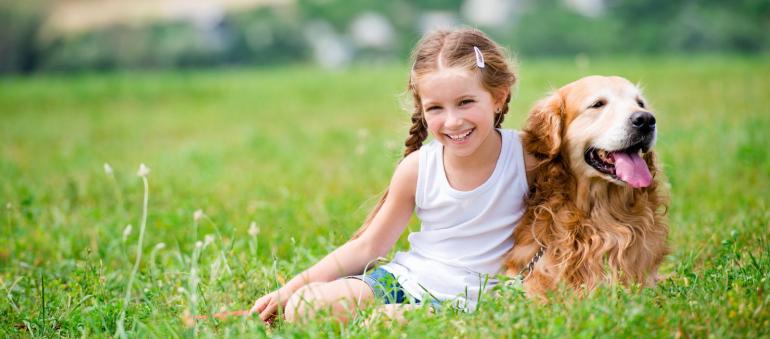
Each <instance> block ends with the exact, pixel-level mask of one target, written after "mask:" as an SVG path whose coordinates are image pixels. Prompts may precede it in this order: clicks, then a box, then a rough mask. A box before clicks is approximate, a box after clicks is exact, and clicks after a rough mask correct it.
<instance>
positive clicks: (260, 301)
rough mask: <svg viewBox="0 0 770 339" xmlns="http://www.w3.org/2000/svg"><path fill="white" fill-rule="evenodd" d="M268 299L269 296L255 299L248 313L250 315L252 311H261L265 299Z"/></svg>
mask: <svg viewBox="0 0 770 339" xmlns="http://www.w3.org/2000/svg"><path fill="white" fill-rule="evenodd" d="M266 300H269V298H265V297H262V298H259V299H257V301H255V302H254V306H252V307H251V308H250V309H249V315H252V314H254V313H258V312H262V309H263V308H265V301H266Z"/></svg>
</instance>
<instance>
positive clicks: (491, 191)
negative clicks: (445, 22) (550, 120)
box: [250, 29, 527, 322]
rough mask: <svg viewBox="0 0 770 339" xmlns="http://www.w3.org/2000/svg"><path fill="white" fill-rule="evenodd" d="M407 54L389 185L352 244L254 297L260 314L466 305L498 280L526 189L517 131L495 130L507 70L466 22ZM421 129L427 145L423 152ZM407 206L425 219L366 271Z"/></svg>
mask: <svg viewBox="0 0 770 339" xmlns="http://www.w3.org/2000/svg"><path fill="white" fill-rule="evenodd" d="M412 61H413V62H414V64H413V67H412V70H411V73H410V77H409V88H408V90H409V91H410V92H411V93H412V95H413V97H414V112H413V113H412V127H411V128H410V130H409V137H408V138H407V139H406V143H405V144H406V150H405V151H404V158H403V159H402V160H401V162H400V163H399V164H398V166H397V168H396V170H395V173H394V174H393V177H392V179H391V182H390V186H389V187H388V190H387V191H386V193H385V194H384V196H383V197H382V198H381V199H380V201H379V203H378V204H377V206H376V207H375V208H374V210H373V211H372V212H371V214H370V215H369V217H368V218H367V220H366V221H365V222H364V225H363V226H362V227H361V229H360V230H359V231H358V232H357V233H356V235H355V236H354V237H353V239H352V240H350V241H348V242H347V243H345V244H344V245H342V246H340V247H339V248H337V249H336V250H334V251H333V252H332V253H331V254H329V255H327V256H326V257H325V258H323V259H322V260H321V261H320V262H318V263H317V264H315V265H314V266H312V267H311V268H309V269H308V270H306V271H304V272H302V273H300V274H299V275H297V276H296V277H294V278H293V279H291V280H290V281H289V282H288V283H287V284H286V285H285V286H283V287H281V288H280V289H278V290H276V291H273V292H271V293H269V294H267V295H265V296H263V297H261V298H259V299H258V300H257V301H256V302H255V303H254V307H252V309H251V310H250V312H251V313H259V317H260V318H261V319H262V320H265V321H267V320H270V319H271V318H272V317H274V316H275V314H276V312H277V310H278V308H279V307H282V308H283V309H284V315H285V317H286V320H288V321H289V322H294V321H297V320H301V319H303V318H307V317H310V316H312V315H313V314H314V313H316V312H317V311H318V310H321V309H330V310H331V312H332V315H334V316H335V317H336V318H337V319H339V320H341V321H343V322H344V321H347V320H348V319H349V318H350V317H351V316H352V315H353V314H354V313H355V311H356V309H358V308H361V307H364V306H366V305H367V304H370V303H372V302H373V301H374V300H376V299H379V300H381V301H382V302H384V303H385V304H390V305H386V307H388V309H387V311H388V313H391V314H393V311H396V313H399V312H400V310H403V309H404V308H405V307H408V306H404V305H401V306H398V305H400V304H405V303H411V304H412V305H414V304H420V303H423V302H429V303H431V304H435V303H438V302H444V301H451V302H452V303H453V304H454V305H456V306H458V307H459V308H462V309H466V310H473V309H475V306H476V302H477V300H478V297H479V294H480V293H481V292H482V291H483V290H484V289H486V288H488V287H491V286H492V285H494V284H495V283H496V280H495V279H494V278H491V276H493V275H495V274H497V273H498V272H500V271H501V268H502V259H503V255H504V254H505V253H506V252H508V250H510V249H511V247H512V245H513V241H512V239H511V234H512V232H513V228H514V226H515V225H516V223H517V222H518V220H519V218H520V216H521V214H522V211H523V207H524V205H523V204H524V201H523V199H524V196H525V194H526V192H527V179H526V174H525V165H524V152H523V150H522V146H521V142H520V140H519V136H518V135H517V134H516V133H515V132H513V131H510V130H501V129H499V128H500V125H501V124H502V122H503V118H504V116H505V114H506V113H507V112H508V102H509V101H510V99H511V95H510V89H511V86H512V85H513V84H514V83H515V82H516V76H515V75H514V74H513V72H512V71H511V69H510V68H509V66H508V64H507V62H506V59H505V56H504V55H503V52H502V49H501V48H500V47H499V46H498V45H496V44H495V43H494V42H492V41H491V40H490V39H489V38H488V37H487V36H485V35H484V34H483V33H482V32H480V31H478V30H474V29H460V30H455V31H437V32H434V33H430V34H428V35H426V36H425V37H423V38H422V40H420V42H419V43H418V45H417V46H416V48H415V50H414V51H413V53H412ZM429 133H430V135H431V136H432V137H433V139H434V140H433V141H432V142H430V143H429V144H427V145H426V146H425V147H422V148H421V146H422V143H423V141H424V140H425V139H426V137H427V136H428V134H429ZM413 211H414V212H415V213H416V214H417V216H418V218H419V219H420V220H421V222H422V226H421V230H420V231H419V232H415V233H411V234H410V235H409V243H410V250H409V251H408V252H398V253H396V255H395V258H394V259H393V261H391V262H390V263H387V264H385V265H383V266H380V267H379V268H376V269H375V270H373V271H371V272H368V273H367V272H365V270H366V268H368V267H369V266H370V264H371V263H372V262H373V261H375V260H376V259H377V258H379V257H380V256H384V255H385V254H386V253H388V252H389V251H390V249H391V247H392V246H393V245H394V244H395V243H396V241H397V240H398V238H399V237H400V235H401V233H402V232H403V231H404V229H405V227H406V226H407V223H408V221H409V219H410V217H411V215H412V212H413ZM361 273H363V275H355V274H361ZM341 277H344V278H341Z"/></svg>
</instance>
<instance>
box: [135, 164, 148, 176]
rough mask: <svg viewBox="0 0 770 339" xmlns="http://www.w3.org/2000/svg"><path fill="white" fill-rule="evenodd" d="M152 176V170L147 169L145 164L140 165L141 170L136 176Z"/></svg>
mask: <svg viewBox="0 0 770 339" xmlns="http://www.w3.org/2000/svg"><path fill="white" fill-rule="evenodd" d="M149 174H150V168H149V167H147V165H145V164H144V163H142V164H140V165H139V170H138V171H137V172H136V175H138V176H140V177H143V178H144V177H147V175H149Z"/></svg>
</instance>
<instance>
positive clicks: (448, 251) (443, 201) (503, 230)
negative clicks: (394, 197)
mask: <svg viewBox="0 0 770 339" xmlns="http://www.w3.org/2000/svg"><path fill="white" fill-rule="evenodd" d="M498 131H500V133H501V135H502V147H501V151H500V156H499V157H498V159H497V164H496V165H495V169H494V170H493V172H492V175H490V177H489V178H488V179H487V180H486V182H484V183H483V184H481V185H480V186H479V187H476V188H475V189H473V190H471V191H458V190H456V189H454V188H452V187H451V186H450V185H449V181H448V180H447V177H446V173H445V172H444V157H443V151H444V147H443V145H441V143H439V142H437V141H435V140H434V141H432V142H430V143H429V144H427V145H425V146H423V147H422V148H420V154H419V156H420V160H419V161H420V163H419V171H418V177H417V190H416V193H415V204H416V208H415V213H416V214H417V217H418V218H419V219H420V220H421V221H422V226H421V229H420V231H419V232H413V233H410V234H409V244H410V249H409V251H408V252H398V253H396V255H395V257H394V259H393V261H391V262H390V263H388V264H385V265H383V266H382V268H383V269H385V270H386V271H388V272H390V273H392V274H393V275H394V276H395V277H396V279H398V282H399V283H400V284H401V286H402V287H403V288H404V290H406V292H408V293H409V294H410V295H412V296H413V297H415V298H418V299H420V300H422V301H424V302H429V301H430V300H431V299H432V298H436V299H438V300H439V301H446V300H452V303H453V304H454V305H456V306H457V307H458V308H461V309H465V310H466V311H471V310H475V309H476V303H477V301H478V298H479V294H480V293H481V292H482V291H483V290H485V289H487V288H490V287H492V286H494V285H495V284H496V283H497V280H496V279H494V275H495V274H498V273H501V269H502V266H503V255H505V253H506V252H508V250H510V249H511V247H512V246H513V238H512V234H513V228H514V227H515V226H516V224H517V223H518V222H519V219H520V218H521V215H522V214H523V212H524V198H525V195H526V193H527V190H528V187H527V178H526V172H525V167H524V152H523V148H522V145H521V141H520V139H519V135H518V133H517V132H515V131H511V130H498Z"/></svg>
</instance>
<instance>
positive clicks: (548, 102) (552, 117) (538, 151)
mask: <svg viewBox="0 0 770 339" xmlns="http://www.w3.org/2000/svg"><path fill="white" fill-rule="evenodd" d="M563 102H564V101H563V100H562V97H561V95H560V94H559V92H556V93H554V94H552V95H551V96H549V97H547V98H545V99H542V100H540V101H538V102H537V104H535V106H534V107H532V110H530V112H529V118H527V123H526V126H525V127H524V145H525V146H526V149H527V151H528V152H530V153H532V154H534V155H535V156H537V157H538V158H540V159H553V158H554V157H556V156H557V155H558V154H559V149H560V148H561V134H562V115H563Z"/></svg>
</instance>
